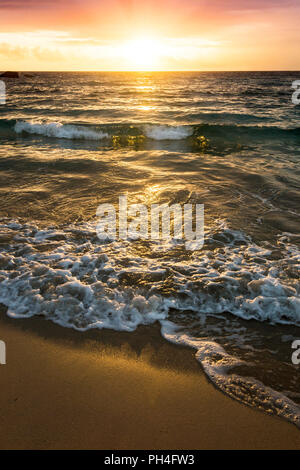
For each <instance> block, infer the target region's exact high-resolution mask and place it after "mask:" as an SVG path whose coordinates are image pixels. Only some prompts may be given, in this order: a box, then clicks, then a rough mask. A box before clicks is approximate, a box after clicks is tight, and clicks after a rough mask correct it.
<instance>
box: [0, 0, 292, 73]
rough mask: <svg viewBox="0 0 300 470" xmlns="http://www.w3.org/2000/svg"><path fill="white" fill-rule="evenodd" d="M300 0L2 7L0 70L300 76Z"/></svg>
mask: <svg viewBox="0 0 300 470" xmlns="http://www.w3.org/2000/svg"><path fill="white" fill-rule="evenodd" d="M299 18H300V1H299V0H286V1H284V0H261V1H259V0H247V1H246V0H223V1H222V0H102V1H101V0H85V1H84V0H42V1H41V0H39V1H38V0H0V63H1V64H2V65H1V66H0V69H2V70H300V54H299V44H300V28H299Z"/></svg>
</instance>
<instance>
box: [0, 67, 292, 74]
mask: <svg viewBox="0 0 300 470" xmlns="http://www.w3.org/2000/svg"><path fill="white" fill-rule="evenodd" d="M6 72H17V73H58V72H61V73H170V72H171V73H182V72H197V73H218V72H228V73H231V72H253V73H255V72H256V73H257V72H299V73H300V68H299V69H264V70H259V69H257V70H255V69H253V70H252V69H251V70H241V69H233V70H228V69H226V70H225V69H223V70H222V69H218V70H212V69H209V70H198V69H197V70H195V69H192V70H188V69H184V70H75V69H74V70H20V69H18V70H16V69H5V70H2V71H1V72H0V73H6Z"/></svg>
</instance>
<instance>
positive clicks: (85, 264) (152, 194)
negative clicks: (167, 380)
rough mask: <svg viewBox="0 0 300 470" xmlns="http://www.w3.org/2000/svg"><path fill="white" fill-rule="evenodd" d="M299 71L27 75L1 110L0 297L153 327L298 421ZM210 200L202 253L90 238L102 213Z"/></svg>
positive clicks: (253, 401)
mask: <svg viewBox="0 0 300 470" xmlns="http://www.w3.org/2000/svg"><path fill="white" fill-rule="evenodd" d="M296 79H299V76H298V74H297V73H113V74H107V73H89V74H33V75H32V76H30V77H26V76H25V77H24V79H22V80H21V81H8V82H7V105H6V106H1V107H0V142H1V147H0V170H1V171H0V191H1V199H0V211H1V217H2V220H1V226H0V249H1V251H0V279H1V287H0V302H2V303H3V304H5V305H6V306H7V307H8V313H9V315H11V316H15V317H30V316H33V315H44V316H46V317H47V318H49V319H51V320H53V321H55V322H57V323H59V324H61V325H63V326H65V327H74V328H78V329H82V330H85V329H88V328H112V329H118V330H129V331H132V330H134V329H136V328H137V327H138V325H140V324H151V323H154V322H157V321H159V322H160V323H161V326H162V334H163V335H164V336H165V337H166V338H167V339H168V340H171V341H176V342H178V343H182V342H183V343H185V344H189V345H190V346H192V347H194V348H196V350H197V354H196V356H197V359H198V360H199V361H200V363H201V364H202V366H203V368H204V370H205V372H206V373H207V375H208V376H209V377H210V379H211V380H212V381H213V382H214V383H215V385H216V386H218V387H219V388H220V389H221V390H223V391H224V392H225V393H228V394H229V395H230V396H232V397H233V398H236V399H238V400H241V401H243V402H244V403H247V404H250V405H253V406H256V407H259V408H261V409H264V410H265V411H267V412H271V413H275V414H279V415H281V416H283V417H285V418H287V419H289V420H291V421H292V422H294V423H295V424H298V425H299V419H300V408H299V406H300V379H299V366H296V365H293V364H292V361H291V356H292V352H293V350H292V349H291V344H292V342H293V341H294V340H295V339H300V330H299V326H300V300H299V290H300V289H299V265H300V255H299V233H300V231H299V194H300V192H299V187H300V183H299V164H298V161H299V143H300V127H299V113H300V107H299V106H294V105H293V104H292V102H291V91H292V90H291V84H292V82H293V81H294V80H296ZM122 194H126V195H127V196H128V202H129V204H133V203H143V204H146V205H147V206H148V207H149V206H150V205H151V204H154V203H168V204H172V203H175V202H176V203H181V204H184V203H201V204H204V205H205V244H204V247H203V249H202V250H200V251H194V252H189V251H186V250H185V248H184V244H183V243H181V242H178V241H174V240H167V241H165V242H160V241H158V242H151V241H149V240H144V241H141V240H140V241H139V240H136V241H133V240H131V241H115V242H107V243H101V242H100V240H99V239H98V238H97V236H96V231H95V230H96V220H95V214H96V208H97V206H98V205H99V204H100V203H103V202H108V203H112V204H117V203H118V197H119V196H120V195H122Z"/></svg>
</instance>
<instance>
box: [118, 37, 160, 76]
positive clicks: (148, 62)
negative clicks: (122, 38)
mask: <svg viewBox="0 0 300 470" xmlns="http://www.w3.org/2000/svg"><path fill="white" fill-rule="evenodd" d="M161 52H162V47H161V45H160V43H159V41H158V40H157V39H154V38H137V39H132V40H130V41H127V42H126V43H125V44H124V45H123V47H122V56H123V58H124V60H125V62H126V65H127V66H128V67H130V69H133V70H153V69H155V68H156V67H157V66H158V65H159V61H160V58H161Z"/></svg>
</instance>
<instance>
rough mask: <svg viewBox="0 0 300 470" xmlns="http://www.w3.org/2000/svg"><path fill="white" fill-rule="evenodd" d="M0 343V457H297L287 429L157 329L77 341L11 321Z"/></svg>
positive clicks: (77, 336) (0, 329)
mask: <svg viewBox="0 0 300 470" xmlns="http://www.w3.org/2000/svg"><path fill="white" fill-rule="evenodd" d="M0 337H1V339H2V340H4V341H5V342H6V347H7V364H6V365H2V366H0V383H1V395H0V414H1V419H0V448H1V449H130V450H134V449H297V448H298V449H299V447H300V439H299V437H300V435H299V431H298V430H297V428H296V427H294V426H293V425H291V424H289V423H288V422H285V421H283V420H281V419H279V418H277V417H273V416H269V415H266V414H263V413H261V412H258V411H255V410H253V409H250V408H248V407H246V406H244V405H241V404H239V403H237V402H235V401H233V400H231V399H230V398H228V397H226V396H224V395H223V394H222V393H220V392H219V391H217V390H216V389H215V388H214V386H213V385H212V384H211V383H209V382H208V380H207V379H206V377H205V375H204V374H203V372H202V371H201V368H200V366H199V364H198V363H197V362H196V360H195V359H194V357H193V352H192V351H191V350H189V349H187V348H183V347H178V346H175V345H172V344H169V343H166V341H165V340H163V339H162V338H161V337H160V333H159V329H158V328H157V329H155V328H147V327H140V328H139V329H138V330H137V331H136V332H135V333H128V334H127V333H124V332H123V333H119V332H114V331H107V330H103V331H90V332H86V333H84V334H82V333H79V332H76V331H74V330H71V329H65V328H61V327H60V326H57V325H55V324H53V323H51V322H48V321H46V320H43V319H39V318H34V319H30V320H12V319H9V318H8V317H6V315H5V313H4V311H3V309H2V312H1V320H0Z"/></svg>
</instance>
